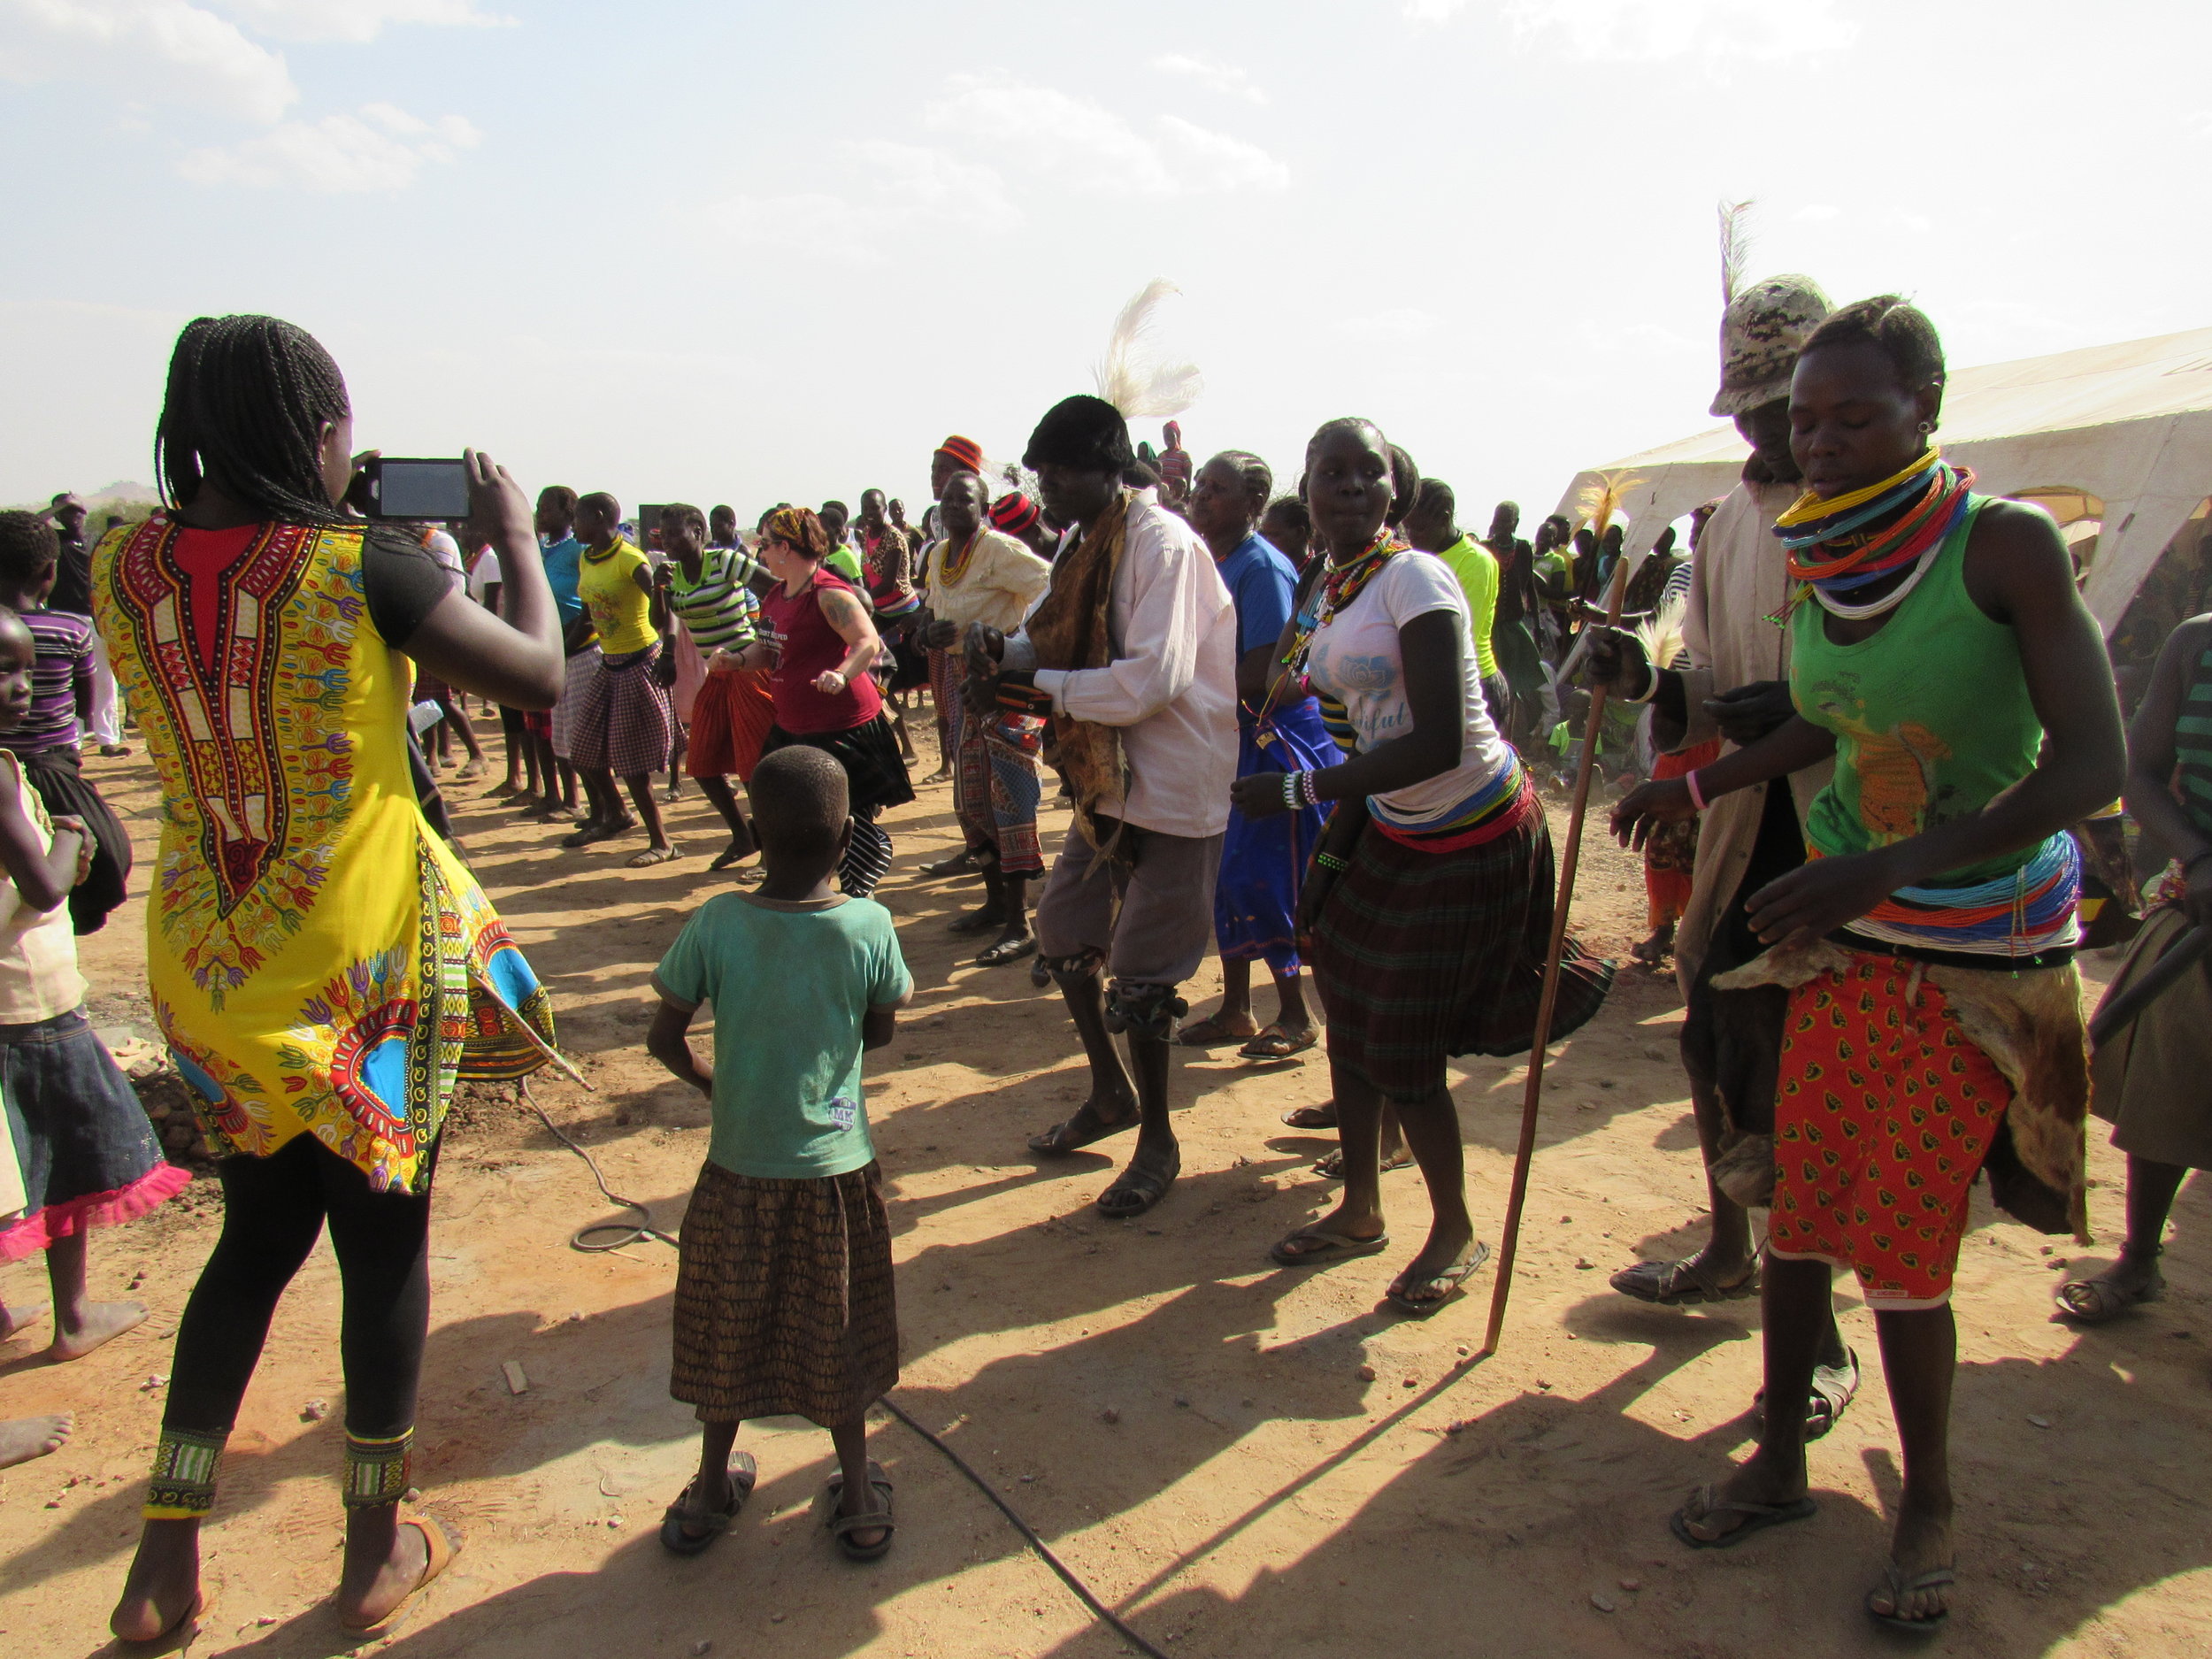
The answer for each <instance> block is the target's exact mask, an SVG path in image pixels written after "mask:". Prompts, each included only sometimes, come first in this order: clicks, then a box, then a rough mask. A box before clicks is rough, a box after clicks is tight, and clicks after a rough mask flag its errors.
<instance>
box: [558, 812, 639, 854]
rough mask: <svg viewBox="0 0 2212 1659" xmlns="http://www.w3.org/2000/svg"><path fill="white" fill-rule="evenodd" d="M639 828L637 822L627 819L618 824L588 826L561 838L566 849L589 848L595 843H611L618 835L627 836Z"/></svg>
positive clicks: (633, 819)
mask: <svg viewBox="0 0 2212 1659" xmlns="http://www.w3.org/2000/svg"><path fill="white" fill-rule="evenodd" d="M636 827H637V820H636V819H635V818H623V819H621V820H619V821H618V822H617V823H614V824H611V825H609V824H587V825H585V826H584V827H583V828H581V829H580V830H578V831H576V832H575V833H573V834H569V835H564V836H562V837H561V845H562V846H564V847H588V846H590V845H591V844H592V843H593V842H595V841H612V840H613V839H614V838H615V837H616V836H618V835H626V834H628V833H630V831H632V830H634V829H635V828H636Z"/></svg>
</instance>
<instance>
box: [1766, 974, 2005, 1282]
mask: <svg viewBox="0 0 2212 1659" xmlns="http://www.w3.org/2000/svg"><path fill="white" fill-rule="evenodd" d="M2011 1103H2012V1085H2011V1084H2009V1083H2008V1082H2007V1081H2006V1080H2005V1077H2004V1074H2003V1073H2002V1072H2001V1071H1999V1070H1998V1069H1997V1065H1996V1063H1995V1062H1994V1061H1993V1060H1992V1059H1991V1058H1990V1057H1989V1056H1988V1055H1986V1054H1985V1053H1984V1052H1983V1051H1982V1050H1981V1049H1980V1048H1978V1047H1977V1046H1976V1045H1975V1044H1974V1043H1973V1041H1971V1040H1970V1039H1969V1038H1968V1037H1967V1035H1966V1033H1964V1032H1963V1031H1962V1030H1961V1029H1960V1028H1959V1022H1958V1017H1957V1016H1956V1015H1955V1014H1953V1013H1952V1011H1951V1006H1950V1003H1949V1002H1948V1001H1947V1000H1946V998H1945V996H1944V995H1943V992H1942V990H1941V989H1940V988H1939V987H1938V986H1936V985H1935V983H1934V982H1933V981H1932V980H1931V979H1928V978H1927V976H1926V975H1925V973H1924V972H1920V971H1919V964H1916V963H1914V962H1911V961H1909V960H1908V959H1906V958H1904V957H1901V956H1872V955H1867V954H1864V953H1860V952H1854V953H1853V956H1852V962H1851V966H1850V967H1849V968H1847V969H1832V970H1831V971H1829V972H1826V973H1823V974H1822V975H1820V976H1819V977H1818V978H1817V979H1811V980H1809V981H1808V982H1807V983H1805V984H1804V985H1801V986H1800V987H1797V988H1796V989H1795V990H1793V991H1792V992H1791V993H1790V1003H1789V1015H1788V1018H1787V1021H1786V1025H1785V1029H1784V1035H1783V1039H1782V1071H1781V1080H1780V1087H1779V1089H1778V1091H1777V1094H1776V1097H1775V1102H1774V1119H1775V1121H1774V1164H1775V1183H1774V1210H1773V1214H1772V1217H1771V1220H1770V1230H1769V1232H1768V1235H1767V1248H1769V1249H1770V1250H1772V1251H1773V1253H1774V1254H1775V1255H1776V1256H1779V1257H1781V1258H1782V1259H1784V1260H1791V1259H1794V1258H1811V1259H1815V1260H1819V1261H1824V1262H1827V1263H1830V1264H1831V1265H1832V1266H1835V1267H1848V1268H1850V1269H1852V1270H1853V1271H1855V1272H1856V1273H1857V1274H1858V1276H1859V1286H1860V1289H1861V1291H1862V1293H1863V1294H1864V1295H1865V1297H1866V1302H1867V1305H1868V1306H1869V1307H1870V1308H1872V1309H1873V1310H1875V1311H1876V1312H1878V1313H1880V1312H1903V1311H1906V1310H1912V1309H1916V1308H1936V1307H1940V1306H1942V1305H1943V1303H1945V1302H1947V1301H1949V1300H1950V1296H1951V1276H1952V1273H1953V1271H1955V1269H1956V1267H1957V1266H1958V1259H1959V1243H1960V1241H1961V1240H1962V1239H1963V1238H1964V1237H1965V1236H1966V1201H1967V1192H1968V1189H1969V1188H1970V1187H1972V1186H1973V1184H1974V1177H1975V1175H1976V1174H1977V1173H1978V1171H1980V1169H1981V1167H1982V1160H1983V1159H1984V1158H1985V1156H1987V1155H1988V1152H1989V1148H1990V1145H1991V1143H1992V1142H1993V1141H1994V1140H1995V1139H1996V1134H1997V1128H1998V1125H2000V1124H2001V1122H2002V1121H2003V1120H2004V1115H2005V1110H2006V1108H2007V1107H2008V1106H2009V1105H2010V1104H2011Z"/></svg>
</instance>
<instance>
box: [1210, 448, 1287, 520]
mask: <svg viewBox="0 0 2212 1659" xmlns="http://www.w3.org/2000/svg"><path fill="white" fill-rule="evenodd" d="M1214 461H1226V462H1227V463H1228V464H1229V465H1231V466H1233V467H1234V468H1236V470H1237V477H1238V479H1239V480H1240V481H1241V482H1242V484H1243V485H1244V494H1245V498H1246V499H1247V500H1248V501H1249V502H1250V503H1252V508H1253V511H1255V512H1257V511H1260V510H1262V509H1263V508H1264V507H1265V506H1266V505H1267V498H1268V497H1269V496H1270V495H1273V494H1274V493H1275V469H1274V468H1272V467H1271V466H1270V465H1268V464H1267V463H1266V462H1264V461H1263V460H1261V459H1260V457H1258V456H1256V455H1254V454H1253V453H1252V452H1251V451H1250V450H1249V449H1224V450H1223V451H1222V452H1221V453H1220V454H1219V455H1217V456H1216V457H1214ZM1206 465H1208V466H1211V465H1213V461H1209V462H1207V463H1206Z"/></svg>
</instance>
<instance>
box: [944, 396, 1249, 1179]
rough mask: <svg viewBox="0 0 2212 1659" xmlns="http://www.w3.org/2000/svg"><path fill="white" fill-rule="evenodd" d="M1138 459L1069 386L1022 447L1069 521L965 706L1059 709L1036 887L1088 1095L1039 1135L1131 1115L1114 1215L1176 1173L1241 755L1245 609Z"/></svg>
mask: <svg viewBox="0 0 2212 1659" xmlns="http://www.w3.org/2000/svg"><path fill="white" fill-rule="evenodd" d="M1134 456H1135V451H1134V449H1133V448H1132V447H1131V445H1130V442H1129V426H1128V423H1127V422H1126V421H1125V419H1123V417H1122V414H1121V411H1119V410H1118V409H1116V408H1115V406H1114V405H1113V404H1112V403H1108V402H1106V401H1105V400H1104V399H1102V398H1097V397H1071V398H1068V399H1067V400H1065V401H1064V402H1063V403H1059V404H1056V406H1055V407H1054V408H1053V409H1052V410H1051V411H1048V413H1047V414H1046V416H1045V418H1044V419H1042V420H1041V421H1040V422H1039V423H1038V425H1037V429H1036V431H1035V433H1034V434H1032V435H1031V437H1030V440H1029V449H1028V452H1027V453H1026V454H1025V455H1024V456H1023V457H1022V462H1023V465H1025V466H1028V467H1030V468H1032V469H1033V470H1034V471H1035V472H1036V474H1037V484H1038V488H1039V491H1040V493H1041V495H1042V496H1043V498H1044V505H1045V510H1046V511H1048V512H1049V513H1050V514H1051V515H1052V517H1053V518H1055V519H1056V520H1057V521H1059V522H1061V523H1063V524H1066V525H1069V526H1071V528H1070V529H1069V531H1068V532H1067V534H1066V535H1065V536H1064V538H1063V540H1062V543H1061V549H1062V550H1061V552H1060V554H1059V557H1057V558H1056V560H1055V561H1054V564H1053V568H1052V585H1051V587H1050V588H1048V590H1047V592H1046V594H1045V597H1044V598H1043V600H1042V601H1041V603H1039V604H1038V606H1037V608H1036V610H1035V611H1033V612H1032V613H1031V615H1030V617H1029V619H1028V621H1027V622H1026V623H1025V624H1024V626H1022V628H1021V630H1020V631H1019V632H1018V633H1017V634H1013V635H1011V636H1010V637H1008V636H1004V635H1002V634H1000V633H999V632H998V631H997V630H995V629H992V628H987V627H984V626H981V625H977V626H972V627H971V628H970V630H969V632H968V642H967V663H968V675H969V680H968V686H967V691H966V695H967V696H968V698H969V700H970V704H971V706H972V707H973V708H976V709H978V710H989V711H999V710H1011V711H1014V712H1018V713H1023V714H1033V715H1039V716H1043V717H1045V718H1047V719H1048V728H1047V734H1046V749H1045V755H1046V758H1047V759H1048V761H1049V762H1050V763H1051V764H1054V765H1055V766H1056V767H1058V768H1059V769H1060V771H1061V772H1063V773H1064V774H1065V776H1066V778H1067V780H1068V785H1069V787H1070V789H1071V792H1072V793H1073V795H1074V797H1075V821H1074V823H1073V825H1072V826H1071V827H1070V829H1069V831H1068V837H1067V841H1066V842H1065V844H1064V846H1063V847H1062V849H1061V851H1060V855H1059V857H1058V859H1057V861H1056V863H1055V864H1054V865H1053V868H1052V871H1051V873H1050V874H1049V875H1048V877H1047V878H1046V881H1045V887H1044V891H1043V893H1042V894H1041V895H1040V896H1039V898H1038V901H1037V920H1036V929H1037V946H1038V952H1039V955H1038V962H1039V964H1041V966H1042V967H1043V968H1044V969H1045V971H1047V972H1049V973H1050V975H1051V977H1052V978H1053V979H1054V980H1055V981H1056V983H1057V984H1058V985H1059V987H1060V990H1061V994H1062V995H1064V997H1065V998H1066V999H1067V1005H1068V1011H1069V1013H1070V1015H1071V1017H1072V1018H1073V1019H1074V1021H1075V1027H1076V1030H1077V1032H1078V1033H1079V1034H1080V1035H1081V1037H1082V1040H1083V1047H1084V1050H1085V1052H1086V1054H1087V1056H1088V1057H1089V1060H1090V1064H1091V1094H1090V1098H1089V1099H1088V1100H1087V1101H1086V1102H1084V1103H1083V1105H1082V1106H1081V1108H1080V1109H1079V1110H1077V1112H1076V1113H1075V1115H1074V1116H1073V1117H1071V1118H1068V1119H1066V1120H1065V1121H1064V1122H1063V1123H1059V1124H1056V1125H1053V1126H1052V1127H1051V1128H1050V1129H1048V1130H1047V1131H1046V1132H1045V1133H1042V1134H1041V1135H1038V1136H1035V1137H1034V1138H1033V1139H1032V1140H1031V1141H1030V1143H1029V1145H1030V1149H1031V1150H1032V1151H1033V1152H1037V1153H1039V1154H1041V1155H1043V1156H1048V1157H1057V1156H1065V1155H1067V1154H1069V1153H1071V1152H1073V1151H1075V1150H1077V1149H1078V1148H1081V1147H1086V1146H1088V1145H1090V1144H1091V1143H1092V1142H1094V1141H1101V1140H1104V1139H1105V1138H1106V1137H1108V1136H1110V1135H1115V1134H1118V1133H1121V1132H1122V1131H1123V1130H1125V1129H1129V1128H1136V1129H1137V1130H1138V1136H1137V1146H1136V1150H1135V1152H1134V1153H1133V1156H1131V1158H1130V1161H1129V1165H1128V1167H1127V1168H1126V1169H1125V1170H1123V1171H1122V1172H1121V1174H1120V1175H1119V1176H1118V1178H1117V1179H1115V1181H1114V1182H1113V1184H1112V1185H1111V1186H1110V1187H1108V1188H1107V1190H1106V1191H1105V1192H1104V1193H1102V1194H1100V1196H1099V1199H1098V1207H1099V1209H1100V1210H1102V1212H1103V1213H1105V1214H1106V1215H1109V1216H1113V1217H1131V1216H1139V1215H1142V1214H1143V1213H1144V1212H1145V1211H1146V1210H1149V1209H1151V1208H1152V1206H1153V1205H1154V1204H1156V1203H1157V1202H1159V1201H1160V1199H1161V1198H1162V1197H1163V1196H1164V1194H1166V1192H1167V1189H1168V1187H1170V1186H1171V1184H1172V1183H1173V1181H1174V1180H1175V1178H1176V1176H1177V1175H1178V1174H1179V1172H1180V1171H1181V1168H1182V1156H1181V1152H1180V1149H1179V1148H1178V1146H1177V1144H1176V1140H1175V1131H1174V1129H1173V1127H1172V1125H1171V1123H1170V1121H1169V1118H1168V1099H1167V1080H1168V1064H1169V1057H1170V1047H1171V1044H1172V1043H1173V1042H1174V1041H1175V1035H1176V1021H1177V1019H1178V1018H1179V1017H1180V1016H1181V1015H1183V1014H1184V1013H1186V1012H1187V1011H1188V1010H1187V1004H1186V1003H1185V1002H1183V1000H1182V998H1181V997H1179V996H1178V995H1176V987H1178V986H1179V985H1180V984H1181V983H1182V981H1183V980H1185V979H1188V978H1189V977H1190V975H1191V974H1192V973H1194V972H1196V971H1197V968H1198V965H1199V964H1200V963H1201V962H1202V960H1203V959H1204V957H1205V954H1206V949H1207V947H1208V946H1209V945H1210V944H1211V943H1212V942H1213V889H1214V880H1215V876H1216V874H1217V871H1218V870H1219V868H1220V864H1221V841H1222V833H1223V831H1224V830H1225V829H1226V827H1227V826H1228V821H1229V785H1230V783H1231V781H1232V780H1233V779H1234V777H1235V775H1236V763H1237V717H1236V707H1237V693H1236V608H1235V605H1234V603H1233V602H1232V601H1231V599H1230V597H1229V591H1228V589H1227V588H1225V587H1224V586H1223V585H1222V581H1221V578H1220V576H1219V574H1218V573H1217V572H1216V571H1215V569H1214V562H1213V557H1212V556H1211V555H1210V553H1209V552H1208V551H1207V549H1206V544H1205V543H1204V542H1203V541H1201V540H1200V539H1199V537H1198V534H1197V533H1196V532H1195V531H1194V530H1193V529H1192V528H1191V527H1190V526H1189V525H1187V523H1185V522H1184V521H1183V519H1182V518H1179V517H1178V516H1177V515H1176V514H1174V513H1171V512H1170V511H1167V510H1166V509H1165V508H1164V507H1162V506H1161V505H1160V503H1159V501H1158V498H1157V494H1156V492H1155V491H1153V490H1150V489H1138V490H1133V489H1130V488H1126V487H1125V485H1124V484H1123V483H1122V473H1123V471H1124V469H1125V468H1126V467H1127V466H1128V465H1130V463H1131V462H1132V460H1133V458H1134ZM1107 975H1110V976H1111V977H1110V980H1109V979H1106V978H1105V977H1104V976H1107ZM1116 1032H1122V1033H1127V1036H1128V1041H1129V1055H1130V1059H1131V1060H1132V1062H1133V1069H1134V1072H1135V1077H1134V1079H1133V1080H1132V1078H1131V1075H1130V1071H1129V1070H1128V1069H1125V1067H1124V1066H1123V1064H1122V1060H1121V1056H1120V1055H1119V1053H1118V1052H1117V1050H1116V1048H1115V1047H1114V1042H1113V1036H1112V1033H1116Z"/></svg>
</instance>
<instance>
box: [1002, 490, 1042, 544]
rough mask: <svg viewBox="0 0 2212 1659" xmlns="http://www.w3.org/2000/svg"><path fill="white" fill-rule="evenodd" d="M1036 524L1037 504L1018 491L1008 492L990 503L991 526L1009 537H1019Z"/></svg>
mask: <svg viewBox="0 0 2212 1659" xmlns="http://www.w3.org/2000/svg"><path fill="white" fill-rule="evenodd" d="M1036 522H1037V503H1035V502H1033V501H1032V500H1030V499H1029V497H1028V496H1026V495H1023V494H1022V493H1021V492H1020V491H1019V490H1010V491H1009V492H1007V494H1005V495H1001V496H1000V497H999V498H998V499H997V500H996V501H995V502H993V503H991V525H992V527H993V528H995V529H999V530H1003V531H1005V532H1006V534H1009V535H1019V534H1021V533H1022V532H1023V531H1025V530H1026V529H1028V528H1029V526H1031V525H1033V524H1034V523H1036Z"/></svg>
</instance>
